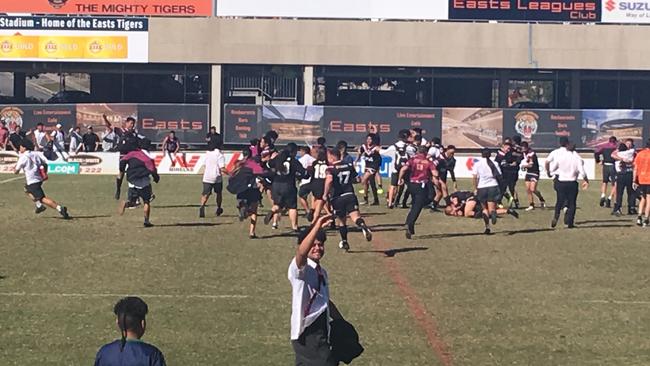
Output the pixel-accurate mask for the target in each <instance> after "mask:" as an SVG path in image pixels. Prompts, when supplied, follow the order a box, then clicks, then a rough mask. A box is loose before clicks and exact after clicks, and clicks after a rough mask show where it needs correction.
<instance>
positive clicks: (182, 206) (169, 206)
mask: <svg viewBox="0 0 650 366" xmlns="http://www.w3.org/2000/svg"><path fill="white" fill-rule="evenodd" d="M152 206H153V207H154V208H186V207H190V208H192V207H193V208H199V207H201V205H160V206H158V205H154V204H152Z"/></svg>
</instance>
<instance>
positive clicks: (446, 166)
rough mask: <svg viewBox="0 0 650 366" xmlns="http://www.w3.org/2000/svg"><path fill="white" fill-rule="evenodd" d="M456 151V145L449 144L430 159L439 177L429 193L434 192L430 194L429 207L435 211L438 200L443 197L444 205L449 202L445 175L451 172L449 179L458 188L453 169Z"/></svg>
mask: <svg viewBox="0 0 650 366" xmlns="http://www.w3.org/2000/svg"><path fill="white" fill-rule="evenodd" d="M455 152H456V147H455V146H454V145H449V147H447V148H443V149H442V151H441V153H440V156H439V157H438V159H435V160H432V161H433V164H434V165H435V167H436V169H437V170H438V177H439V179H438V180H437V181H436V183H434V184H433V185H432V186H431V189H430V194H432V193H433V192H434V189H433V188H435V195H432V197H431V198H432V199H433V202H431V209H432V210H433V211H437V209H438V206H439V205H440V200H441V199H443V198H444V199H445V205H448V204H449V187H448V186H447V175H448V174H449V173H451V179H452V181H453V182H454V187H455V189H457V188H458V186H457V183H456V174H455V173H454V169H455V168H456V159H455V158H454V154H455Z"/></svg>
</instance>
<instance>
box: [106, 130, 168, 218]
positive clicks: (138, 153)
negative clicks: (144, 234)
mask: <svg viewBox="0 0 650 366" xmlns="http://www.w3.org/2000/svg"><path fill="white" fill-rule="evenodd" d="M132 143H133V142H132ZM124 150H125V151H127V150H128V152H127V153H126V154H125V155H124V156H123V157H122V158H120V174H119V175H118V177H117V180H116V186H117V190H116V192H115V198H116V199H119V198H120V190H121V187H122V181H123V179H124V174H125V173H126V180H127V182H128V185H129V197H128V200H124V201H122V202H121V203H120V205H119V208H118V213H119V214H120V215H123V214H124V210H125V209H126V208H127V206H128V207H133V206H135V205H136V204H137V201H138V200H139V199H141V200H142V202H143V209H144V227H152V226H153V224H152V223H151V222H150V221H149V217H150V215H151V204H150V202H151V199H152V196H153V191H152V189H151V180H150V177H153V181H154V182H156V183H158V182H159V181H160V176H159V175H158V171H157V170H156V165H155V163H154V161H153V159H151V157H149V156H148V155H147V154H145V153H144V152H143V151H142V150H141V148H140V146H139V144H137V145H135V146H133V145H125V146H124Z"/></svg>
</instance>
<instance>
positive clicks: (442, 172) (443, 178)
mask: <svg viewBox="0 0 650 366" xmlns="http://www.w3.org/2000/svg"><path fill="white" fill-rule="evenodd" d="M447 173H449V172H448V171H447V170H446V169H445V170H438V178H439V179H440V180H441V181H442V182H444V183H447Z"/></svg>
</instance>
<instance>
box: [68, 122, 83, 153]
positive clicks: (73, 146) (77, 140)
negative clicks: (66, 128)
mask: <svg viewBox="0 0 650 366" xmlns="http://www.w3.org/2000/svg"><path fill="white" fill-rule="evenodd" d="M82 140H83V137H82V136H81V128H79V126H77V127H75V128H74V129H72V128H71V129H70V147H69V148H68V153H69V154H76V153H78V152H79V151H81V148H83V145H82V143H81V142H82Z"/></svg>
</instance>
